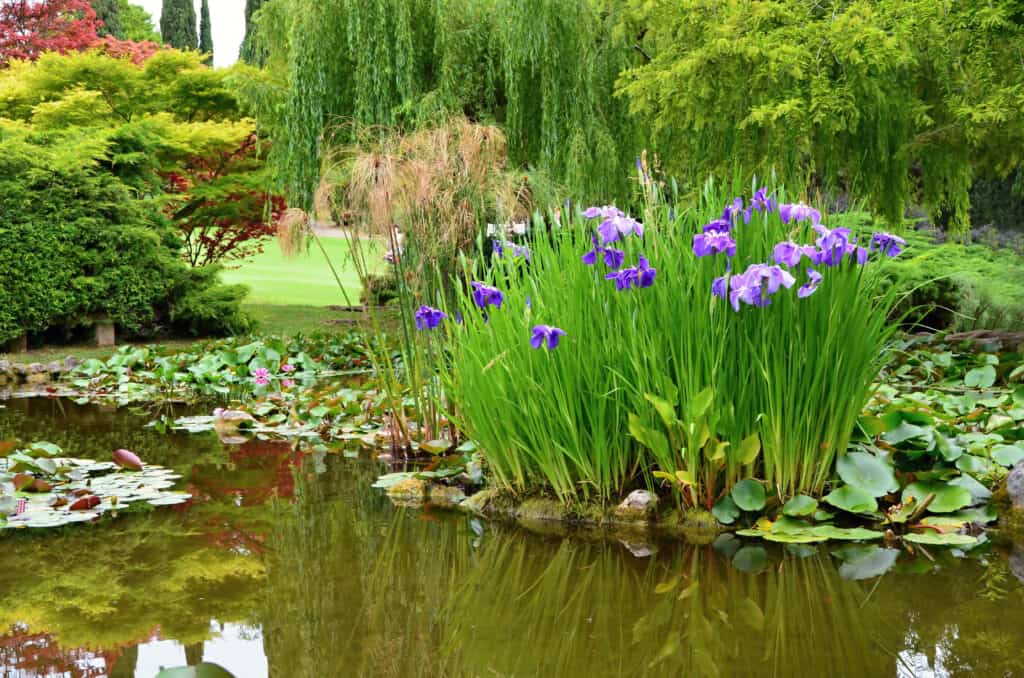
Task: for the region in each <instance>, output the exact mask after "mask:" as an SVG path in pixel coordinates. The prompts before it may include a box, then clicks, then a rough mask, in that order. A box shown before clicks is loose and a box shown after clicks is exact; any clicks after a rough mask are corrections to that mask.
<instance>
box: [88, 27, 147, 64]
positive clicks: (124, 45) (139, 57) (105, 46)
mask: <svg viewBox="0 0 1024 678" xmlns="http://www.w3.org/2000/svg"><path fill="white" fill-rule="evenodd" d="M92 47H95V48H96V49H98V50H100V51H101V52H103V53H104V54H108V55H110V56H112V57H117V58H124V59H131V60H132V62H134V63H135V64H136V65H139V66H141V65H142V64H143V63H145V61H146V60H147V59H149V58H150V57H151V56H153V55H154V54H156V53H157V52H158V51H159V50H161V49H163V45H161V44H159V43H156V42H150V41H149V40H145V41H143V42H135V41H133V40H118V39H117V38H115V37H114V36H112V35H105V36H103V37H102V38H100V39H98V40H97V41H96V42H95V43H93V45H92Z"/></svg>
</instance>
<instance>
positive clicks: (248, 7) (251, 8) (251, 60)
mask: <svg viewBox="0 0 1024 678" xmlns="http://www.w3.org/2000/svg"><path fill="white" fill-rule="evenodd" d="M263 2H264V0H245V38H244V39H243V40H242V46H241V48H240V49H239V50H238V58H239V59H241V60H242V61H244V62H246V63H248V64H255V65H263V58H264V54H262V53H261V52H260V51H259V50H257V48H256V45H255V44H254V41H253V36H252V33H253V29H254V28H255V25H254V23H253V15H254V14H256V12H257V11H258V10H259V8H260V7H261V6H262V5H263Z"/></svg>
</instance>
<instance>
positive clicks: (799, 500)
mask: <svg viewBox="0 0 1024 678" xmlns="http://www.w3.org/2000/svg"><path fill="white" fill-rule="evenodd" d="M817 510H818V500H817V499H814V498H812V497H808V496H807V495H806V494H798V495H797V496H795V497H793V498H792V499H790V500H789V501H787V502H786V505H785V506H783V507H782V512H783V513H784V514H785V515H787V516H798V517H803V516H810V515H813V514H814V512H815V511H817Z"/></svg>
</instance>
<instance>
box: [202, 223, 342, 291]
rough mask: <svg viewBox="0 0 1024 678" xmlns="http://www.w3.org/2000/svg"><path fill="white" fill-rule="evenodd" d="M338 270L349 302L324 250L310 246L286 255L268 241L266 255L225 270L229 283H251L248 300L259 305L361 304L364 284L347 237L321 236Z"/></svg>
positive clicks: (226, 279) (224, 278) (224, 276)
mask: <svg viewBox="0 0 1024 678" xmlns="http://www.w3.org/2000/svg"><path fill="white" fill-rule="evenodd" d="M321 242H322V243H323V244H324V247H325V248H327V251H328V254H329V255H330V257H331V263H332V264H334V268H335V269H336V270H337V271H338V275H339V277H340V278H341V281H342V283H343V284H344V285H345V291H346V292H347V293H348V299H349V301H346V300H345V296H344V295H343V294H342V293H341V291H340V290H339V289H338V284H337V282H336V281H335V279H334V275H333V274H332V273H331V269H330V267H329V266H328V264H327V261H326V260H325V259H324V256H323V253H322V252H321V251H320V249H319V248H318V247H317V246H316V245H315V244H313V245H311V246H310V249H309V251H308V252H306V253H305V254H296V255H295V256H292V257H286V256H284V255H283V254H282V253H281V248H280V247H279V246H278V244H277V243H276V242H273V241H271V242H269V243H267V246H266V248H265V251H264V252H263V254H260V255H257V256H255V257H253V258H252V259H249V260H247V261H244V262H242V263H241V264H239V265H238V266H237V268H235V267H232V268H230V269H227V270H225V271H224V272H223V274H222V278H223V280H224V282H226V283H232V284H243V285H248V286H249V289H250V292H249V296H248V297H247V299H246V301H247V303H249V304H258V305H268V304H270V305H288V306H290V305H301V306H330V305H332V304H338V305H344V306H347V305H349V302H351V304H352V305H355V304H358V303H359V292H360V290H361V289H362V286H361V285H360V284H359V277H358V276H357V275H356V272H355V269H354V268H353V266H352V260H351V257H350V256H349V244H348V240H345V239H344V238H321Z"/></svg>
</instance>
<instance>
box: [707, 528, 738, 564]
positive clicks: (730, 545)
mask: <svg viewBox="0 0 1024 678" xmlns="http://www.w3.org/2000/svg"><path fill="white" fill-rule="evenodd" d="M742 546H743V542H742V541H741V540H739V539H737V538H736V536H735V535H733V534H731V533H729V532H723V533H722V534H720V535H718V537H717V538H715V541H713V542H712V543H711V548H713V549H715V550H716V551H718V552H719V553H721V554H722V555H724V556H725V557H726V558H731V557H732V556H733V555H734V554H735V553H736V551H738V550H739V549H740V547H742Z"/></svg>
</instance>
